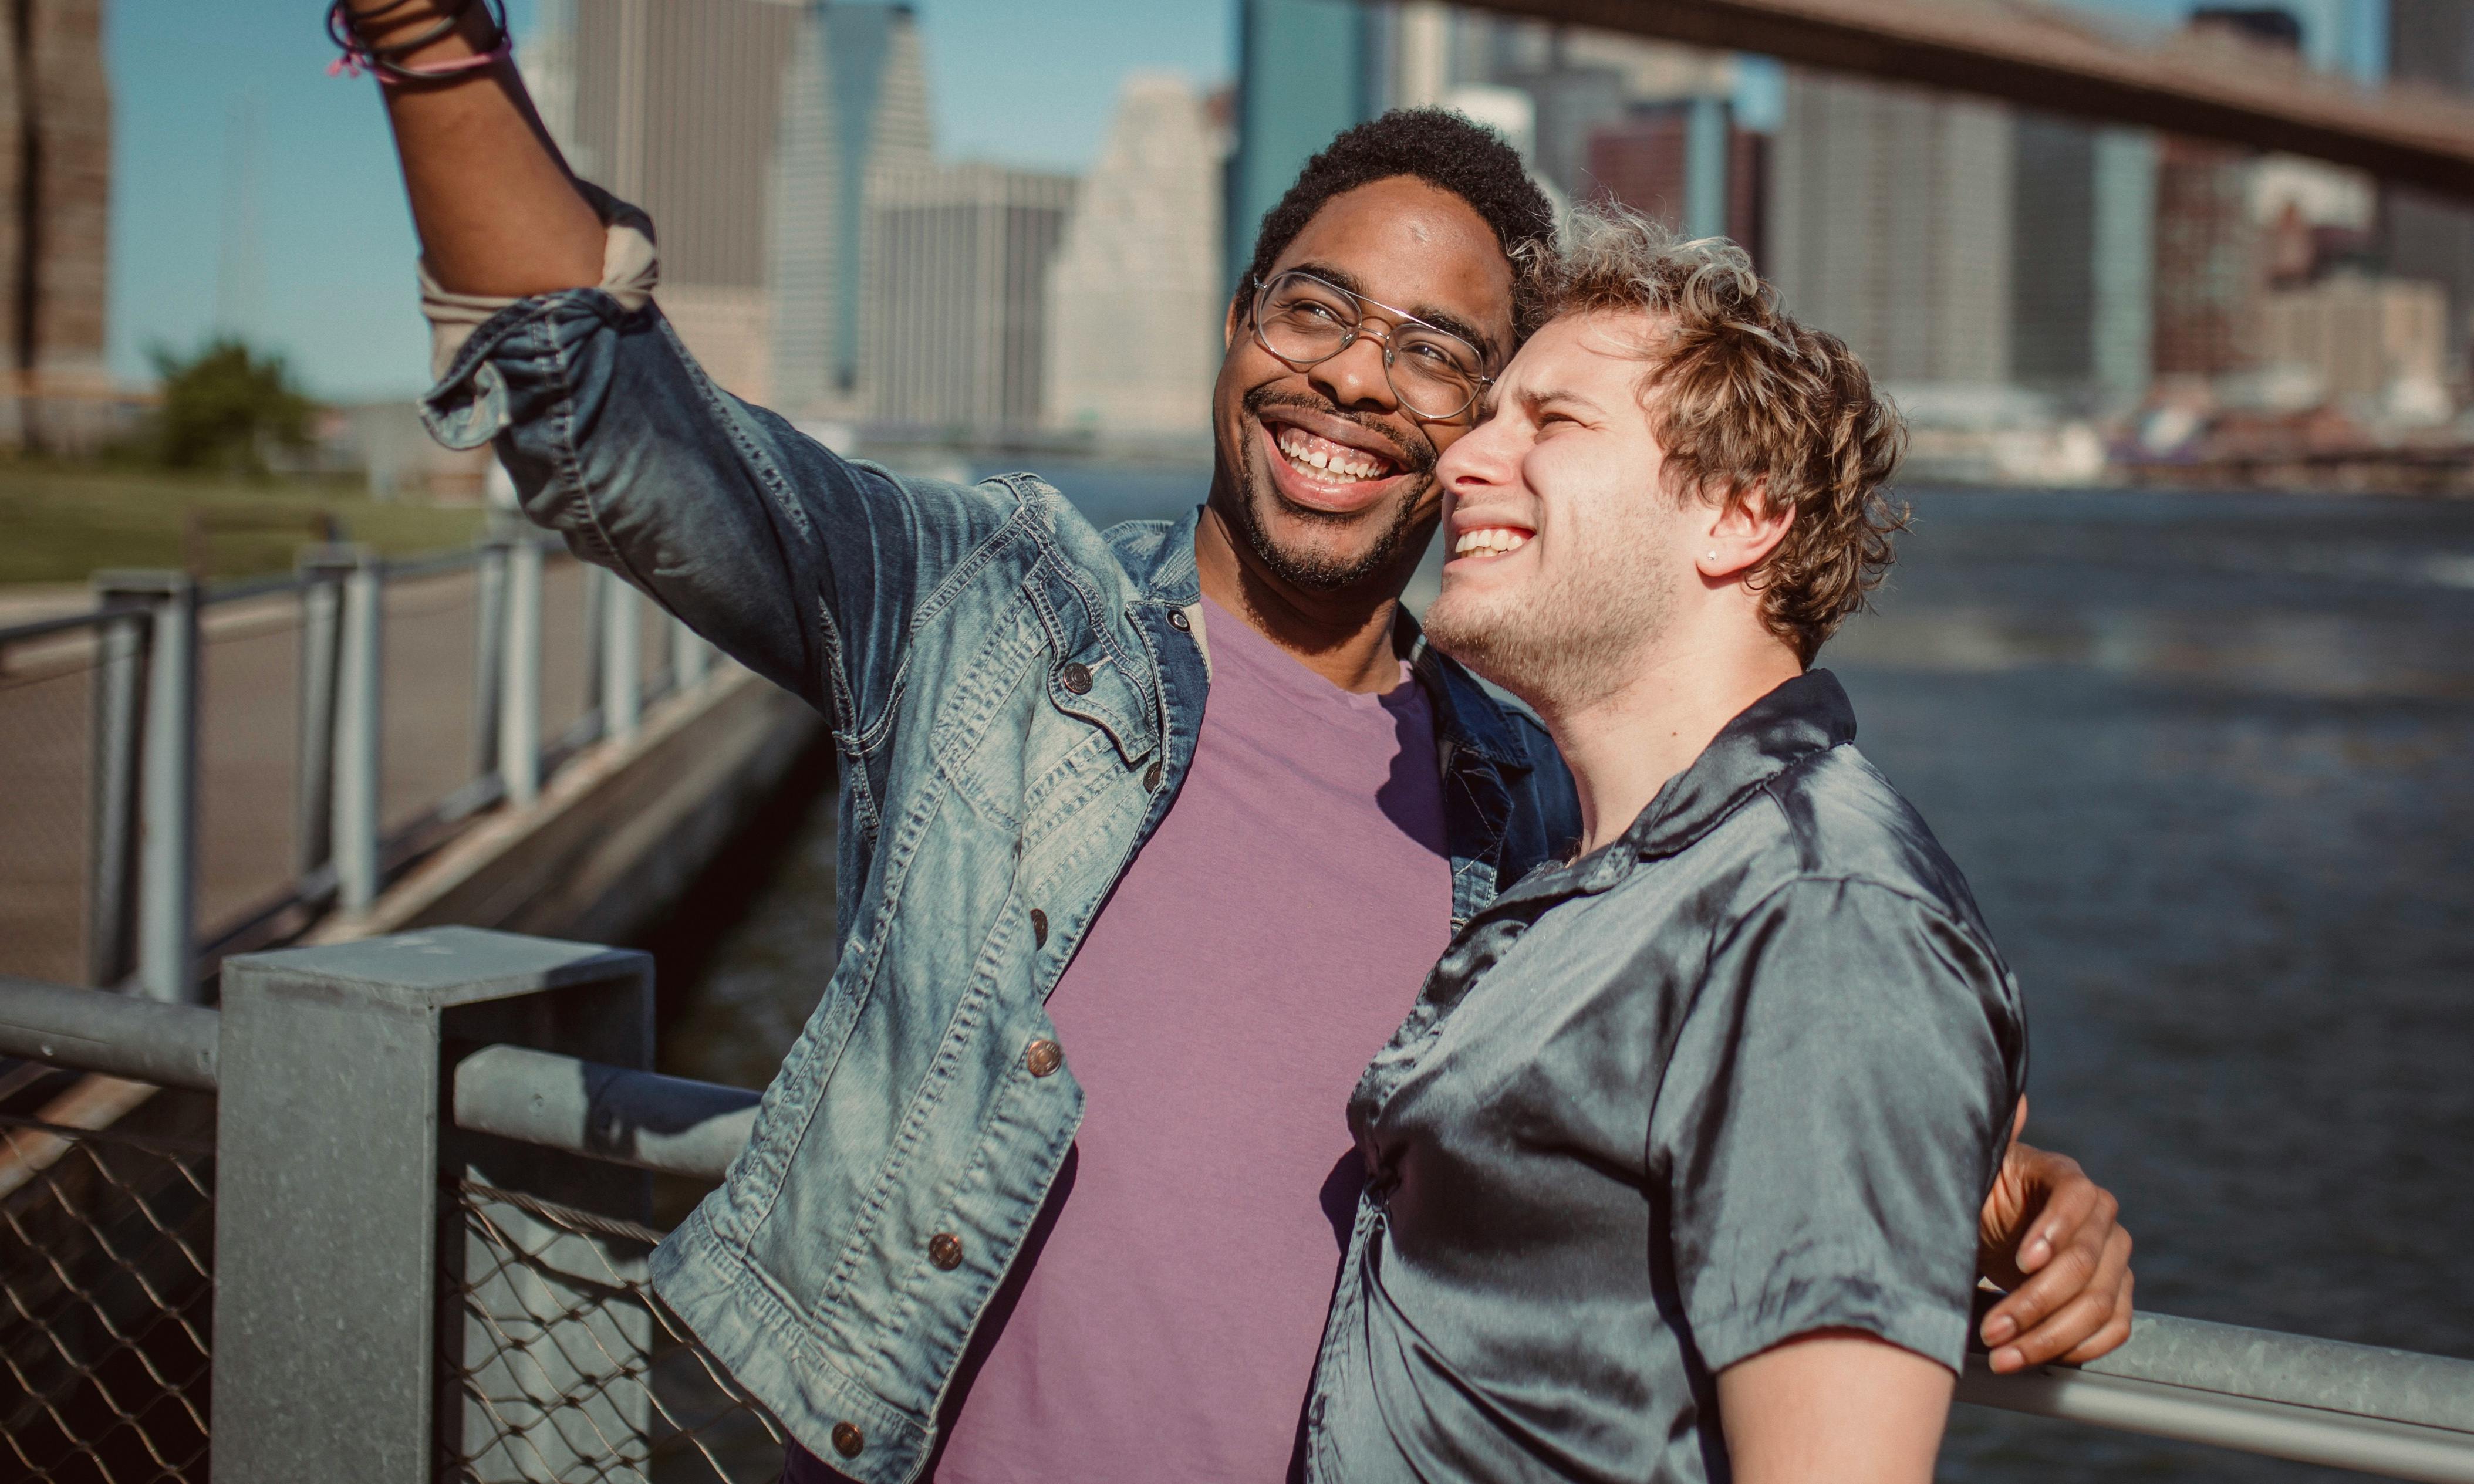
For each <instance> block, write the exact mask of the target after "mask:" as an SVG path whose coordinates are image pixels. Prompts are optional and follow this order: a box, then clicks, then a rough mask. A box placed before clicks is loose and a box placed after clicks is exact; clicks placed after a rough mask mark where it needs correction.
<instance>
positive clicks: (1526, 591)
mask: <svg viewBox="0 0 2474 1484" xmlns="http://www.w3.org/2000/svg"><path fill="white" fill-rule="evenodd" d="M1648 534H1649V533H1647V532H1644V531H1629V530H1620V529H1619V530H1616V531H1611V532H1607V533H1605V535H1604V537H1602V538H1600V539H1599V540H1598V541H1597V542H1596V543H1595V544H1596V545H1598V546H1599V547H1600V550H1598V551H1597V552H1595V553H1593V554H1592V555H1591V558H1590V560H1589V561H1587V562H1581V563H1577V564H1571V565H1559V566H1557V567H1555V568H1553V569H1552V570H1550V571H1548V572H1547V573H1544V574H1542V575H1541V576H1540V578H1539V579H1538V580H1536V581H1534V582H1529V583H1524V584H1522V585H1520V586H1518V587H1517V588H1516V589H1513V590H1510V591H1503V590H1496V591H1479V590H1472V588H1470V587H1469V586H1460V587H1455V586H1453V584H1452V583H1451V581H1450V580H1449V579H1448V578H1446V579H1445V581H1444V583H1443V594H1442V595H1441V596H1440V597H1438V598H1436V599H1435V601H1434V602H1433V603H1431V604H1429V605H1428V606H1427V609H1426V613H1425V618H1424V620H1423V623H1424V628H1425V632H1426V637H1427V639H1429V640H1430V641H1432V642H1433V643H1434V645H1435V646H1436V647H1437V648H1438V649H1441V650H1442V651H1443V653H1444V654H1446V655H1449V656H1451V657H1452V658H1454V659H1457V660H1459V661H1460V662H1461V663H1462V664H1463V665H1465V666H1467V668H1468V669H1469V670H1470V671H1471V672H1472V673H1474V674H1476V675H1478V676H1480V677H1481V678H1483V679H1485V680H1489V681H1492V682H1494V683H1495V684H1497V685H1500V686H1502V687H1503V688H1504V689H1506V690H1508V691H1510V692H1512V693H1513V694H1514V695H1516V696H1517V697H1519V698H1520V699H1521V701H1522V702H1524V703H1526V704H1527V705H1528V706H1530V707H1531V708H1532V709H1534V710H1535V711H1537V712H1538V713H1539V715H1540V716H1541V717H1548V718H1551V717H1553V716H1554V715H1556V714H1557V713H1559V712H1560V713H1564V714H1569V713H1570V712H1572V711H1574V710H1577V709H1580V708H1583V707H1586V706H1590V705H1592V704H1594V703H1596V702H1599V701H1602V700H1604V699H1606V698H1607V697H1608V696H1610V695H1612V694H1613V693H1614V692H1616V691H1618V690H1620V689H1622V688H1623V687H1624V686H1625V685H1627V684H1628V683H1630V682H1632V680H1633V679H1634V677H1635V672H1636V671H1637V657H1638V656H1639V655H1640V653H1641V652H1642V651H1643V650H1645V649H1647V648H1649V647H1651V646H1652V645H1654V644H1655V643H1656V642H1657V640H1658V637H1659V635H1660V634H1663V633H1664V632H1665V631H1666V630H1667V629H1668V628H1669V627H1670V626H1671V625H1672V624H1673V623H1674V620H1675V614H1676V611H1677V610H1678V608H1679V607H1680V598H1681V586H1680V584H1681V582H1682V576H1681V574H1679V573H1678V572H1676V571H1674V570H1672V569H1671V568H1670V567H1669V566H1668V565H1667V564H1665V563H1662V562H1661V561H1660V560H1659V547H1658V543H1657V542H1655V541H1653V540H1651V539H1647V537H1648Z"/></svg>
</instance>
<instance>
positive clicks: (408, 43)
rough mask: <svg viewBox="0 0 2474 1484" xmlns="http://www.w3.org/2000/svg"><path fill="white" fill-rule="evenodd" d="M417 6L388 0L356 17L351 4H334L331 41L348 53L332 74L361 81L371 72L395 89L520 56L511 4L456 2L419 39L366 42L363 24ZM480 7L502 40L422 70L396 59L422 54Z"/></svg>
mask: <svg viewBox="0 0 2474 1484" xmlns="http://www.w3.org/2000/svg"><path fill="white" fill-rule="evenodd" d="M416 3H418V0H389V3H387V4H385V5H382V6H379V7H378V8H377V9H376V10H375V11H371V12H368V13H366V14H361V15H354V14H353V13H352V12H351V11H350V10H349V9H347V7H346V0H334V3H333V4H332V5H330V6H328V7H327V39H328V40H330V41H332V42H334V43H335V46H336V48H337V49H338V50H339V51H341V52H342V53H343V55H342V56H340V57H338V58H336V59H335V60H333V61H332V62H330V63H328V64H327V76H329V77H359V76H360V75H361V74H362V73H364V72H367V73H371V74H373V75H375V76H376V78H377V80H378V82H379V83H381V84H385V85H386V86H389V87H395V86H399V85H400V84H406V83H439V82H447V81H450V80H452V79H454V78H457V77H459V76H461V75H462V74H464V73H468V72H476V71H479V70H480V69H482V68H484V67H488V66H491V65H493V64H494V63H496V62H497V61H499V60H502V59H504V58H507V57H511V56H513V55H515V49H516V47H515V38H514V37H513V36H511V35H510V34H509V33H508V31H507V8H506V0H454V3H453V5H452V6H451V7H450V8H449V10H448V11H447V12H445V13H444V14H443V15H441V16H440V18H439V20H438V23H437V24H436V25H433V26H431V27H429V28H428V29H426V30H424V31H423V32H422V33H421V34H420V35H418V36H410V37H407V38H406V39H404V40H401V41H392V42H389V43H387V44H386V45H384V46H372V45H371V44H370V43H369V42H367V41H365V40H363V39H362V38H361V33H360V28H361V27H362V26H363V25H365V24H367V23H368V22H371V21H375V20H379V19H382V18H384V17H386V16H389V15H393V14H395V13H397V12H400V11H402V10H404V9H406V8H407V7H409V6H411V5H414V4H416ZM476 3H477V4H478V5H480V7H481V12H482V13H483V14H484V15H487V16H488V17H489V18H490V29H491V30H492V31H493V32H494V33H496V35H497V40H496V41H494V42H493V43H491V45H490V46H489V47H488V48H487V49H486V50H483V51H479V52H475V53H473V55H472V56H470V57H458V58H454V59H453V60H448V61H440V62H431V63H429V64H428V65H426V66H421V67H407V66H405V65H404V64H403V63H401V62H400V61H398V60H396V59H397V58H400V57H403V56H406V55H408V54H410V53H412V52H416V51H419V50H420V49H421V48H423V47H424V46H427V45H429V44H430V43H431V42H433V41H436V40H439V39H440V38H442V37H444V36H447V35H448V34H449V33H450V32H452V31H454V29H455V28H456V27H457V26H460V25H462V24H463V23H464V17H465V15H466V14H467V13H468V12H471V10H472V9H473V6H474V5H475V4H476Z"/></svg>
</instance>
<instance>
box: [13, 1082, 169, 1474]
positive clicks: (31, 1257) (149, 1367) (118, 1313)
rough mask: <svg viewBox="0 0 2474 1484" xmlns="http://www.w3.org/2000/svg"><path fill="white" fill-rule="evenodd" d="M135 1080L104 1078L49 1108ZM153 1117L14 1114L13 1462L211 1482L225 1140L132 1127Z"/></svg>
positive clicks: (18, 1468)
mask: <svg viewBox="0 0 2474 1484" xmlns="http://www.w3.org/2000/svg"><path fill="white" fill-rule="evenodd" d="M132 1093H135V1094H137V1095H139V1096H143V1092H142V1090H140V1089H136V1088H135V1087H134V1085H133V1084H128V1083H120V1082H118V1081H117V1080H116V1079H109V1078H93V1079H87V1080H86V1083H85V1084H82V1085H81V1088H79V1089H69V1090H68V1091H66V1092H64V1093H62V1094H61V1096H60V1097H56V1098H55V1099H53V1101H52V1102H51V1103H50V1104H49V1105H47V1106H48V1107H49V1108H51V1109H53V1110H56V1111H57V1113H60V1114H64V1115H73V1114H74V1113H75V1112H76V1111H75V1110H72V1109H63V1108H61V1102H62V1101H63V1100H64V1099H66V1100H74V1099H76V1098H78V1097H79V1096H81V1095H83V1096H85V1097H86V1098H88V1099H91V1098H94V1097H97V1096H102V1097H114V1096H117V1097H121V1098H124V1099H125V1098H127V1097H128V1096H130V1095H131V1094H132ZM177 1101H179V1099H178V1098H177V1097H176V1096H173V1095H166V1096H165V1102H166V1104H167V1105H169V1104H172V1103H175V1102H177ZM154 1121H164V1120H154V1119H145V1118H136V1117H130V1118H125V1119H124V1120H123V1124H124V1126H123V1127H117V1128H113V1129H109V1130H101V1131H98V1130H91V1129H82V1128H77V1127H73V1126H71V1125H69V1124H66V1123H61V1122H54V1121H51V1120H48V1119H43V1118H37V1117H24V1116H19V1115H14V1114H0V1189H5V1194H0V1474H5V1475H6V1476H8V1477H10V1478H12V1479H25V1480H29V1481H36V1480H39V1481H42V1484H131V1481H143V1480H184V1481H185V1480H195V1481H197V1484H205V1481H206V1436H207V1422H206V1419H207V1396H206V1389H207V1370H208V1355H209V1353H210V1349H209V1346H210V1343H211V1341H210V1338H209V1326H210V1321H211V1315H212V1312H213V1303H212V1300H213V1294H214V1279H213V1273H214V1246H213V1242H214V1149H213V1146H212V1145H211V1144H210V1143H207V1142H205V1141H203V1140H200V1139H197V1138H194V1137H182V1136H180V1135H177V1134H173V1133H168V1132H157V1133H138V1132H134V1131H133V1130H132V1129H130V1128H128V1127H126V1125H129V1124H137V1123H144V1122H154ZM179 1121H181V1122H182V1123H198V1122H203V1123H205V1124H206V1126H209V1127H210V1126H211V1121H212V1120H211V1118H206V1119H203V1120H201V1119H197V1118H195V1117H191V1118H186V1119H182V1120H179Z"/></svg>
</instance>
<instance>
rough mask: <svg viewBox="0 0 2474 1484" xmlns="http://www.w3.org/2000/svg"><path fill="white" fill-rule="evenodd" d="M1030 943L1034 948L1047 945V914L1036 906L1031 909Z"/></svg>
mask: <svg viewBox="0 0 2474 1484" xmlns="http://www.w3.org/2000/svg"><path fill="white" fill-rule="evenodd" d="M1031 946H1032V947H1034V948H1044V947H1047V946H1048V914H1047V913H1045V912H1042V911H1040V910H1039V909H1038V908H1037V907H1033V908H1031Z"/></svg>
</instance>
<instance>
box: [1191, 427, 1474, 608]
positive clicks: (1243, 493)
mask: <svg viewBox="0 0 2474 1484" xmlns="http://www.w3.org/2000/svg"><path fill="white" fill-rule="evenodd" d="M1244 405H1245V409H1246V412H1247V414H1248V416H1249V417H1253V416H1255V415H1257V414H1259V413H1260V412H1261V411H1262V410H1263V409H1264V408H1266V407H1283V406H1285V407H1304V408H1311V409H1313V410H1314V411H1316V412H1320V413H1323V414H1325V415H1327V416H1330V417H1335V418H1343V419H1346V420H1348V421H1350V422H1354V423H1356V424H1357V425H1359V426H1360V427H1363V428H1366V429H1368V430H1369V431H1370V432H1374V433H1379V434H1381V435H1382V436H1383V438H1384V439H1385V440H1386V441H1387V442H1389V443H1392V444H1393V445H1394V446H1395V447H1396V448H1398V449H1399V450H1400V451H1401V454H1402V457H1403V459H1404V460H1405V461H1406V462H1405V463H1404V464H1403V466H1402V467H1401V470H1400V473H1401V474H1402V475H1405V476H1407V477H1406V478H1405V479H1404V480H1403V482H1402V484H1401V486H1400V493H1399V495H1398V496H1397V497H1396V499H1395V502H1394V504H1393V507H1392V509H1391V510H1390V511H1389V512H1388V513H1386V512H1382V511H1373V512H1369V513H1367V514H1365V515H1332V514H1330V513H1328V512H1325V511H1314V510H1301V509H1298V507H1296V506H1288V507H1286V508H1285V509H1286V514H1287V515H1288V517H1289V518H1290V519H1292V520H1296V521H1301V522H1303V523H1305V524H1308V525H1319V526H1323V527H1326V528H1328V529H1331V530H1334V531H1345V530H1347V529H1349V528H1351V527H1353V526H1357V525H1361V524H1363V523H1366V522H1368V521H1380V522H1382V529H1381V530H1379V531H1378V532H1376V533H1375V537H1374V540H1373V542H1372V544H1370V545H1369V546H1367V547H1366V548H1365V549H1364V550H1363V551H1360V552H1358V553H1356V554H1355V555H1353V556H1346V555H1339V556H1336V555H1333V554H1331V553H1328V552H1322V551H1316V550H1311V549H1298V548H1297V547H1292V546H1283V545H1281V544H1280V543H1279V541H1278V540H1277V539H1275V538H1274V537H1273V534H1272V529H1271V521H1270V518H1269V513H1270V512H1271V511H1273V510H1276V509H1282V508H1283V507H1282V504H1281V500H1280V495H1279V491H1276V490H1274V489H1273V488H1272V482H1271V480H1270V478H1269V477H1268V476H1264V475H1260V474H1257V472H1256V471H1255V469H1254V467H1253V465H1252V463H1251V461H1250V460H1249V459H1245V458H1240V459H1238V460H1236V461H1235V462H1236V466H1237V475H1238V483H1239V485H1240V489H1239V490H1238V494H1237V519H1238V524H1239V525H1240V526H1241V527H1242V528H1243V530H1244V532H1245V536H1246V544H1247V545H1248V546H1249V547H1251V548H1253V552H1254V555H1255V557H1256V558H1257V559H1259V560H1260V561H1261V562H1262V563H1263V565H1264V567H1265V568H1266V569H1267V570H1269V571H1270V572H1271V574H1272V575H1273V577H1276V578H1278V579H1279V580H1280V581H1281V582H1283V583H1286V584H1288V585H1289V586H1292V587H1296V588H1298V589H1300V590H1302V591H1306V592H1341V591H1344V590H1346V589H1347V588H1350V587H1354V586H1358V585H1359V584H1361V583H1363V582H1366V581H1367V580H1368V579H1370V578H1372V577H1374V576H1376V575H1377V574H1379V573H1382V572H1386V571H1389V570H1391V568H1392V566H1393V563H1394V562H1396V561H1398V560H1399V556H1400V552H1401V549H1402V548H1403V547H1404V546H1406V545H1407V544H1408V540H1409V533H1410V532H1411V531H1412V530H1413V529H1415V528H1416V526H1417V524H1418V509H1419V504H1420V502H1421V501H1422V500H1423V498H1424V495H1425V491H1426V487H1427V485H1428V484H1429V483H1431V482H1432V480H1433V478H1434V471H1435V450H1434V447H1433V445H1432V444H1431V443H1427V442H1426V441H1425V440H1423V439H1419V438H1409V437H1403V436H1402V435H1401V431H1400V429H1398V428H1395V427H1392V426H1390V425H1388V424H1387V423H1385V422H1384V421H1383V420H1382V419H1376V418H1363V417H1351V416H1350V415H1349V414H1347V413H1345V412H1342V411H1341V410H1340V409H1339V408H1337V407H1334V406H1332V405H1331V404H1330V403H1329V402H1326V401H1323V400H1322V399H1320V398H1317V397H1307V396H1299V395H1296V394H1295V393H1279V392H1274V391H1273V390H1272V388H1270V387H1268V386H1264V387H1256V388H1255V389H1254V390H1253V391H1251V392H1249V393H1247V394H1246V399H1245V403H1244ZM1272 457H1273V458H1275V459H1276V458H1278V457H1279V455H1278V454H1277V453H1273V455H1272Z"/></svg>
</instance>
